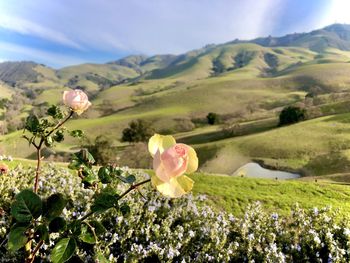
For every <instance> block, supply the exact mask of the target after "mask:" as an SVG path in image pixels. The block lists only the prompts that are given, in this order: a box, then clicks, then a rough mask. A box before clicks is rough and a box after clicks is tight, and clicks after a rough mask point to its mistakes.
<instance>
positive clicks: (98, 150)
mask: <svg viewBox="0 0 350 263" xmlns="http://www.w3.org/2000/svg"><path fill="white" fill-rule="evenodd" d="M85 147H86V148H87V149H88V150H89V152H90V153H91V154H92V155H93V156H94V158H95V160H96V164H99V165H105V164H108V163H113V162H115V161H116V156H117V153H116V151H117V149H116V147H114V146H113V145H112V144H111V141H110V140H109V139H108V138H107V137H106V136H104V135H99V136H97V137H96V138H95V142H94V143H93V144H89V145H86V146H85Z"/></svg>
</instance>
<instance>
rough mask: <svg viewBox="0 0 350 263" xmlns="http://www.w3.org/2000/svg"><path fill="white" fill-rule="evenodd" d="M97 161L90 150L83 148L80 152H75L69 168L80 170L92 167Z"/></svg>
mask: <svg viewBox="0 0 350 263" xmlns="http://www.w3.org/2000/svg"><path fill="white" fill-rule="evenodd" d="M94 163H95V159H94V157H93V156H92V155H91V154H90V153H89V151H88V150H86V149H82V150H80V151H79V152H77V153H75V154H73V157H72V160H71V163H70V164H69V166H68V168H70V169H74V170H79V169H80V168H84V169H87V168H91V167H92V165H93V164H94Z"/></svg>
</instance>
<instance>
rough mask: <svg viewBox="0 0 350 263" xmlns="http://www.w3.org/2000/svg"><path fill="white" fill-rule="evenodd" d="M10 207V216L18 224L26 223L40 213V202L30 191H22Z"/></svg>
mask: <svg viewBox="0 0 350 263" xmlns="http://www.w3.org/2000/svg"><path fill="white" fill-rule="evenodd" d="M15 198H16V201H15V202H13V203H12V205H11V214H12V216H13V217H14V218H15V219H16V220H17V221H18V222H20V223H28V222H30V221H31V220H32V219H33V218H34V219H36V218H38V217H39V216H40V215H41V213H42V201H41V199H40V197H39V196H38V195H37V194H35V193H34V192H33V191H32V190H23V191H21V192H20V193H19V194H17V195H16V197H15Z"/></svg>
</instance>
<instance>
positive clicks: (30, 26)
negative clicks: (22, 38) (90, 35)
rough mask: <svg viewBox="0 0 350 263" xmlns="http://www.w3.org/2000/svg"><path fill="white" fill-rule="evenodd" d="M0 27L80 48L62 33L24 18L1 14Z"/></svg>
mask: <svg viewBox="0 0 350 263" xmlns="http://www.w3.org/2000/svg"><path fill="white" fill-rule="evenodd" d="M0 27H2V28H5V29H9V30H12V31H15V32H18V33H20V34H25V35H33V36H37V37H40V38H43V39H47V40H50V41H53V42H56V43H59V44H62V45H66V46H69V47H73V48H78V49H82V47H81V46H80V45H79V44H78V43H76V42H75V41H73V40H71V39H70V38H68V37H67V36H66V35H65V34H64V33H62V32H58V31H55V30H52V29H50V28H47V27H45V26H43V25H39V24H37V23H34V22H32V21H30V20H27V19H25V18H21V17H16V16H13V15H11V16H8V15H4V14H1V16H0Z"/></svg>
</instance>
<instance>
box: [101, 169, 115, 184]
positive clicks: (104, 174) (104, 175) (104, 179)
mask: <svg viewBox="0 0 350 263" xmlns="http://www.w3.org/2000/svg"><path fill="white" fill-rule="evenodd" d="M98 177H99V178H100V181H101V183H103V184H109V183H111V182H112V180H113V178H112V176H111V171H110V169H109V167H105V166H103V167H101V168H100V169H99V170H98Z"/></svg>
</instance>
